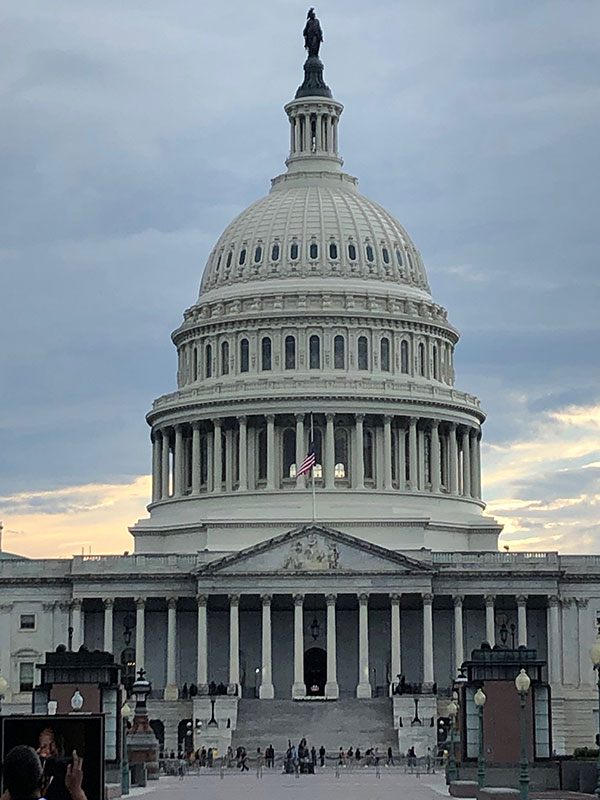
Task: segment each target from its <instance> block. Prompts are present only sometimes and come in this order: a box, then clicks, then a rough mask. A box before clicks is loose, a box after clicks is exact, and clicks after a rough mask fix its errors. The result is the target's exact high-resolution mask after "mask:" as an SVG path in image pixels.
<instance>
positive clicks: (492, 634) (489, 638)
mask: <svg viewBox="0 0 600 800" xmlns="http://www.w3.org/2000/svg"><path fill="white" fill-rule="evenodd" d="M484 600H485V640H486V642H487V643H488V644H489V646H490V647H494V646H495V644H496V619H495V617H496V610H495V607H494V604H495V602H496V596H495V595H493V594H486V596H485V598H484Z"/></svg>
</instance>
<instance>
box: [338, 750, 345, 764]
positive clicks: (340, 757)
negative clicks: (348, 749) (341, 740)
mask: <svg viewBox="0 0 600 800" xmlns="http://www.w3.org/2000/svg"><path fill="white" fill-rule="evenodd" d="M338 766H340V767H345V766H346V763H345V756H344V748H343V747H340V749H339V751H338Z"/></svg>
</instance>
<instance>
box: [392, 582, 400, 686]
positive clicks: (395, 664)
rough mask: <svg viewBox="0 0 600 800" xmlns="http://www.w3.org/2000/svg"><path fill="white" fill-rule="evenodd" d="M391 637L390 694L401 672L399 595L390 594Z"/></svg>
mask: <svg viewBox="0 0 600 800" xmlns="http://www.w3.org/2000/svg"><path fill="white" fill-rule="evenodd" d="M390 602H391V620H390V622H391V626H390V630H391V637H390V640H391V641H390V648H391V649H390V668H391V673H392V675H391V683H390V692H391V690H392V687H393V686H394V685H395V684H397V683H398V680H399V678H398V675H400V673H401V672H402V650H401V642H400V595H399V594H391V595H390Z"/></svg>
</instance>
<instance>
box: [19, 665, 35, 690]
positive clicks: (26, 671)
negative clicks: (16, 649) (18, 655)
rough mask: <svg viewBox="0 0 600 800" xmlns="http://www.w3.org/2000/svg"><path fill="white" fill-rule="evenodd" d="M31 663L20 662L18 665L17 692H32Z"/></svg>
mask: <svg viewBox="0 0 600 800" xmlns="http://www.w3.org/2000/svg"><path fill="white" fill-rule="evenodd" d="M33 669H34V664H33V661H22V662H21V663H20V664H19V691H20V692H32V691H33Z"/></svg>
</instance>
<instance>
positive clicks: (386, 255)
mask: <svg viewBox="0 0 600 800" xmlns="http://www.w3.org/2000/svg"><path fill="white" fill-rule="evenodd" d="M381 255H382V256H383V261H384V263H385V264H389V263H390V251H389V250H388V249H387V247H384V248H383V249H382V251H381Z"/></svg>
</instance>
